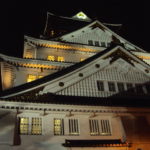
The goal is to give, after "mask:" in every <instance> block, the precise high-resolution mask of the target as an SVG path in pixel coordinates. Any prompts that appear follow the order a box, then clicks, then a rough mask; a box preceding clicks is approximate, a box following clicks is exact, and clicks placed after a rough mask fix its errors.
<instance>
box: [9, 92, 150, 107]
mask: <svg viewBox="0 0 150 150" xmlns="http://www.w3.org/2000/svg"><path fill="white" fill-rule="evenodd" d="M31 94H32V93H31ZM149 97H150V95H131V94H129V93H127V92H125V93H124V94H123V95H118V94H116V95H114V96H110V97H107V98H106V97H105V98H104V97H84V96H64V95H55V94H52V93H47V94H44V95H40V96H32V95H31V96H30V95H27V96H22V95H21V96H15V97H12V98H8V99H7V100H8V101H13V102H27V103H37V104H62V105H86V106H116V107H117V106H118V107H119V106H123V107H150V100H149Z"/></svg>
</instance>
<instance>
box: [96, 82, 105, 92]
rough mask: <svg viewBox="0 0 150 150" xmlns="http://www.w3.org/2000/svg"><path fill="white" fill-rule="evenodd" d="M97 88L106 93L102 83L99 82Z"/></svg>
mask: <svg viewBox="0 0 150 150" xmlns="http://www.w3.org/2000/svg"><path fill="white" fill-rule="evenodd" d="M97 88H98V90H99V91H104V83H103V82H102V81H97Z"/></svg>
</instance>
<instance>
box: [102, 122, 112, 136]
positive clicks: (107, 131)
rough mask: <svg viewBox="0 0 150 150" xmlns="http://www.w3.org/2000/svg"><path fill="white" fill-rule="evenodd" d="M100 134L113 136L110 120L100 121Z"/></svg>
mask: <svg viewBox="0 0 150 150" xmlns="http://www.w3.org/2000/svg"><path fill="white" fill-rule="evenodd" d="M100 134H101V135H111V128H110V123H109V120H100Z"/></svg>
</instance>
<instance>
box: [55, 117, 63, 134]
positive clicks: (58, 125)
mask: <svg viewBox="0 0 150 150" xmlns="http://www.w3.org/2000/svg"><path fill="white" fill-rule="evenodd" d="M54 135H64V119H54Z"/></svg>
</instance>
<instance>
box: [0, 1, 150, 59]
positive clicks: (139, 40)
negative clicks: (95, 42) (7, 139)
mask: <svg viewBox="0 0 150 150" xmlns="http://www.w3.org/2000/svg"><path fill="white" fill-rule="evenodd" d="M0 3H1V4H0V7H1V8H0V17H1V21H0V52H1V53H4V54H8V55H13V56H20V57H21V56H22V50H23V36H24V34H26V35H27V34H31V33H32V34H33V35H34V36H39V35H40V34H41V33H42V31H43V28H44V25H45V24H44V23H45V19H46V12H47V11H49V12H52V13H55V14H58V15H62V16H73V15H74V14H76V13H77V12H79V11H83V12H85V13H86V14H87V15H88V16H89V17H91V18H92V17H94V18H95V17H97V18H98V19H99V20H100V21H102V22H108V23H122V24H123V26H122V28H121V33H120V34H121V35H123V36H124V37H125V38H126V39H127V40H129V41H130V42H132V43H133V44H136V45H138V46H139V47H141V48H143V49H145V50H147V51H150V49H149V46H148V40H147V36H146V35H147V32H148V31H147V29H148V28H147V26H148V25H147V20H148V19H149V15H148V9H147V6H148V5H147V3H146V1H145V0H142V1H140V2H139V1H135V2H134V1H132V0H130V1H129V0H126V1H124V0H99V1H94V0H93V1H91V0H90V1H81V0H80V1H72V0H70V1H64V0H63V1H62V0H59V1H56V0H53V1H52V0H47V1H46V0H41V1H38V0H37V1H31V0H30V1H23V0H20V1H19V2H18V1H16V0H12V1H11V0H10V1H8V2H7V1H5V3H4V2H3V3H2V2H0Z"/></svg>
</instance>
